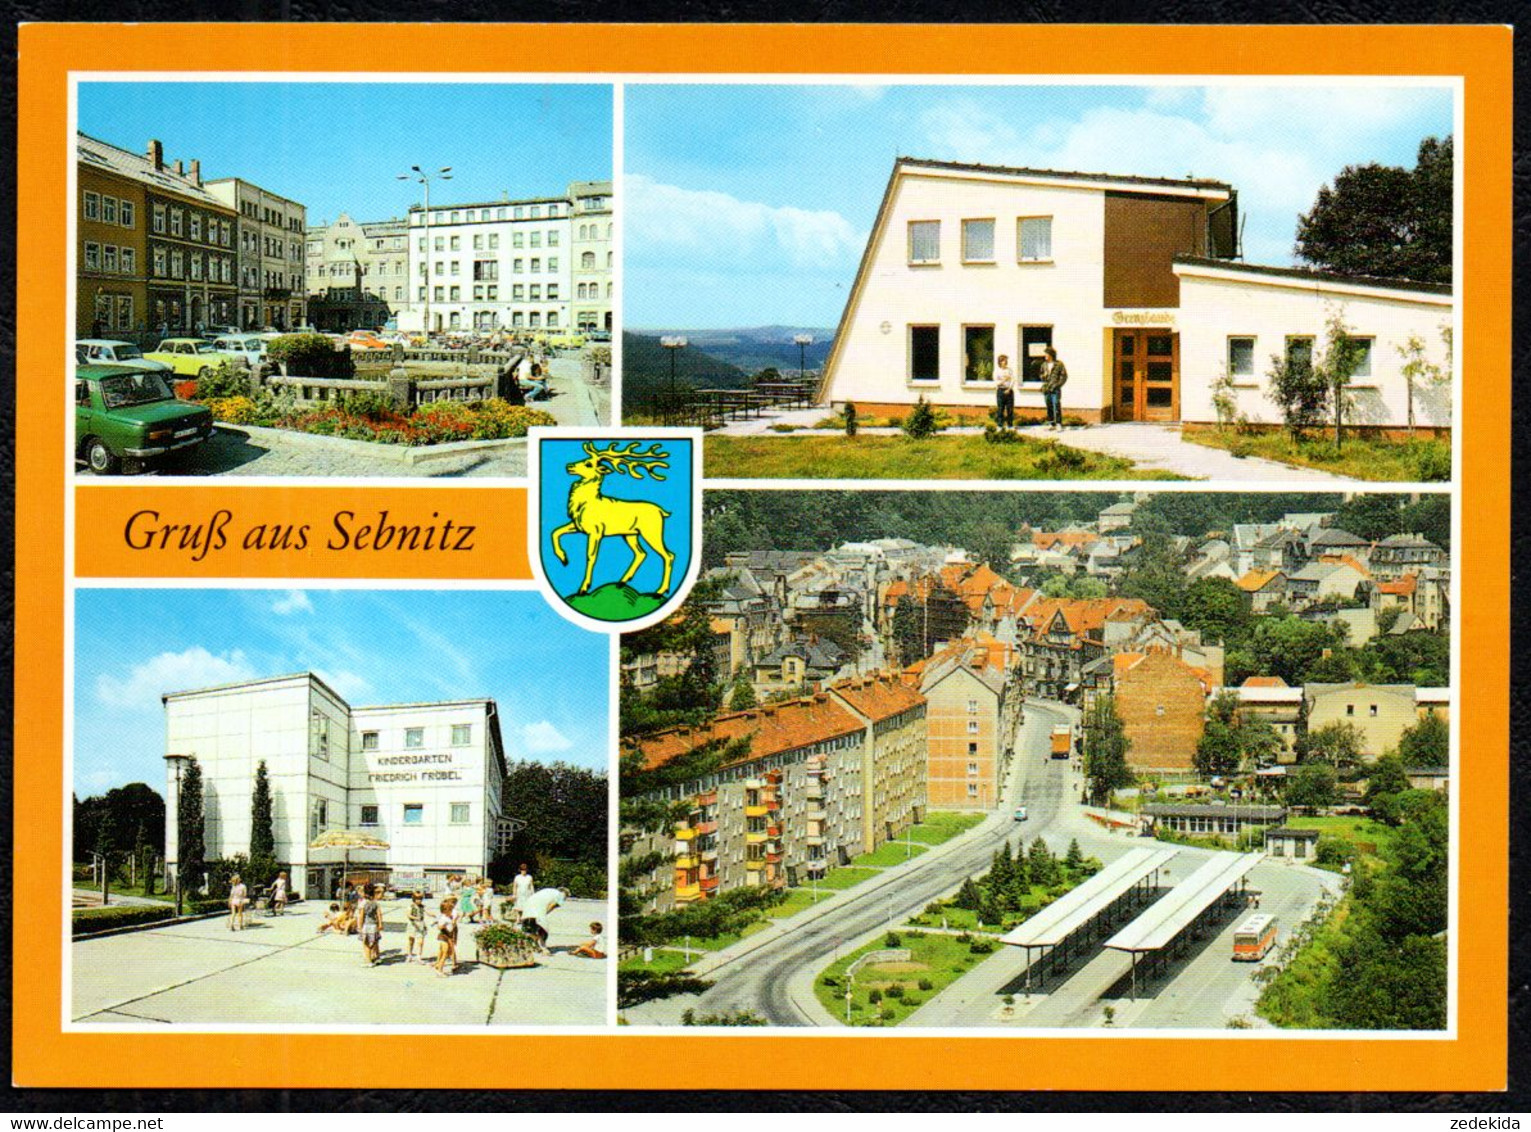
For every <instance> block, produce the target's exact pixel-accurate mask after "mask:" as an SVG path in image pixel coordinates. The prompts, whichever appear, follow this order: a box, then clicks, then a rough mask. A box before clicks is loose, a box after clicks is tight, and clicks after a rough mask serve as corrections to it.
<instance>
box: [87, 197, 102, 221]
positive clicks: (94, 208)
mask: <svg viewBox="0 0 1531 1132" xmlns="http://www.w3.org/2000/svg"><path fill="white" fill-rule="evenodd" d="M85 219H86V220H100V219H101V194H100V193H86V194H85Z"/></svg>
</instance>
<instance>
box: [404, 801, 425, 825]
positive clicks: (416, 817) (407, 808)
mask: <svg viewBox="0 0 1531 1132" xmlns="http://www.w3.org/2000/svg"><path fill="white" fill-rule="evenodd" d="M404 824H405V825H424V824H425V805H424V803H421V802H405V803H404Z"/></svg>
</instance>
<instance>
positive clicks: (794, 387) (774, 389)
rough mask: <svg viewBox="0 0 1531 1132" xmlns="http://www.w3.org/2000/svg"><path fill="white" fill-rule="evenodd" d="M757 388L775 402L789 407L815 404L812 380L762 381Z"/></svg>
mask: <svg viewBox="0 0 1531 1132" xmlns="http://www.w3.org/2000/svg"><path fill="white" fill-rule="evenodd" d="M755 388H756V389H757V390H758V391H759V392H761V393H763V394H765V396H767V397H769V398H770V399H771V401H772V402H773V403H774V404H784V405H786V406H787V407H788V408H798V407H802V408H804V409H806V408H809V407H810V406H811V405H812V404H813V393H814V388H813V382H810V381H762V382H760V383H759V384H757V385H756V386H755Z"/></svg>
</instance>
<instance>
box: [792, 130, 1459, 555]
mask: <svg viewBox="0 0 1531 1132" xmlns="http://www.w3.org/2000/svg"><path fill="white" fill-rule="evenodd" d="M1238 232H1239V223H1238V196H1237V193H1236V191H1235V189H1234V188H1233V186H1231V185H1229V184H1227V183H1225V182H1222V181H1215V180H1204V179H1192V178H1185V179H1177V178H1160V177H1139V176H1115V175H1110V174H1099V173H1079V172H1063V171H1056V170H1042V169H1024V168H1011V167H1002V166H995V165H968V164H960V163H957V162H950V161H933V160H926V159H920V158H912V157H900V158H897V159H896V160H895V162H894V166H893V171H892V174H891V176H890V178H889V181H888V186H887V190H886V192H885V194H884V197H883V202H882V207H881V209H880V211H879V213H878V216H877V219H876V221H875V223H874V225H873V228H872V233H871V236H870V240H869V243H868V246H867V249H866V252H865V254H864V255H863V257H862V259H861V264H860V267H859V269H858V272H857V275H856V278H855V280H854V282H853V284H852V287H851V290H850V293H849V297H848V299H847V302H846V306H845V311H844V314H843V315H842V316H841V319H840V325H839V329H838V330H837V332H836V334H835V340H834V346H833V348H832V350H831V351H830V354H829V358H828V361H827V363H826V367H825V378H824V382H823V387H822V392H821V400H822V403H823V404H825V405H830V404H839V403H844V402H847V401H851V402H854V403H855V404H856V405H857V406H858V407H859V408H861V409H862V410H863V411H867V412H873V413H901V412H904V411H907V409H908V407H909V405H910V404H912V403H913V402H914V401H915V400H916V399H917V398H920V397H923V398H925V399H926V400H927V401H930V402H933V403H935V404H938V405H941V406H943V407H946V408H947V409H948V410H949V411H950V412H953V413H955V414H958V415H970V416H975V417H976V416H982V415H984V414H986V413H987V412H988V411H989V410H990V409H992V407H993V405H994V396H995V394H994V389H995V383H994V377H995V366H996V364H997V361H998V358H999V356H1000V355H1005V356H1007V357H1008V358H1009V359H1010V362H1011V366H1012V369H1013V370H1014V372H1015V376H1016V382H1017V390H1016V411H1017V415H1018V416H1021V417H1038V416H1040V415H1041V413H1042V409H1043V404H1042V393H1041V376H1040V373H1039V368H1040V363H1041V361H1042V358H1043V351H1044V350H1046V349H1047V348H1048V347H1052V348H1054V349H1056V351H1057V352H1058V356H1059V359H1060V360H1062V361H1063V362H1064V363H1065V364H1066V365H1067V367H1068V371H1069V381H1068V383H1067V385H1066V386H1065V387H1064V389H1063V411H1064V413H1065V414H1066V415H1070V416H1074V417H1078V418H1081V419H1083V420H1085V421H1089V422H1097V421H1111V420H1115V421H1122V420H1150V421H1186V422H1194V423H1210V422H1215V421H1217V419H1218V415H1217V406H1216V402H1215V401H1214V383H1215V382H1216V381H1217V380H1218V379H1219V378H1220V377H1221V376H1223V375H1225V374H1226V375H1227V377H1230V378H1231V379H1232V381H1233V384H1234V388H1233V390H1232V393H1233V396H1234V398H1235V400H1236V402H1237V405H1236V411H1237V412H1238V413H1239V414H1240V415H1241V416H1242V417H1244V418H1247V419H1248V420H1249V421H1251V422H1254V423H1262V424H1272V423H1279V418H1278V417H1277V416H1276V415H1275V410H1274V408H1273V406H1272V404H1271V402H1270V401H1269V400H1268V399H1267V397H1266V396H1265V393H1266V385H1267V381H1266V377H1265V369H1266V360H1267V359H1269V358H1270V357H1271V356H1272V355H1273V354H1285V355H1286V356H1288V357H1289V358H1291V359H1293V360H1294V361H1295V360H1300V359H1304V358H1311V357H1312V355H1313V352H1314V349H1315V343H1316V341H1317V340H1318V339H1320V338H1321V337H1322V335H1323V334H1324V327H1325V319H1326V316H1327V313H1328V311H1329V310H1332V309H1334V308H1339V307H1343V308H1344V312H1345V315H1344V317H1345V319H1346V322H1347V325H1348V327H1349V329H1350V332H1351V334H1352V335H1353V336H1354V337H1355V338H1356V339H1358V340H1360V341H1361V342H1362V343H1363V346H1362V349H1363V357H1362V359H1361V363H1360V370H1359V372H1358V374H1357V380H1356V381H1355V383H1354V387H1353V388H1354V390H1355V396H1356V398H1357V399H1358V404H1357V408H1356V412H1355V415H1354V420H1356V421H1365V422H1367V427H1372V428H1383V429H1392V428H1401V427H1402V426H1403V425H1404V423H1405V421H1406V419H1407V408H1406V406H1407V401H1408V393H1407V387H1408V385H1407V380H1406V378H1405V376H1404V374H1403V372H1402V368H1401V367H1402V365H1403V359H1402V357H1401V356H1400V351H1399V349H1398V347H1400V346H1402V345H1403V344H1404V343H1405V342H1407V341H1408V340H1409V338H1410V337H1412V336H1418V337H1419V338H1420V339H1421V340H1422V341H1426V342H1429V343H1432V344H1433V346H1434V357H1435V358H1436V359H1437V360H1439V359H1441V358H1442V357H1443V355H1444V350H1443V347H1442V346H1441V345H1440V343H1441V340H1442V331H1443V330H1448V329H1449V328H1450V327H1451V326H1452V319H1453V314H1452V294H1451V289H1450V288H1449V287H1443V286H1438V285H1435V284H1426V283H1414V282H1410V281H1407V280H1378V279H1363V278H1351V277H1344V276H1337V275H1332V274H1328V273H1323V272H1315V271H1298V270H1293V269H1291V268H1282V267H1262V266H1257V265H1253V264H1245V263H1239V262H1235V258H1236V256H1237V255H1238V253H1239V248H1238ZM1450 413H1451V408H1450V404H1449V398H1440V399H1438V400H1437V401H1435V402H1432V404H1431V406H1430V407H1429V408H1428V409H1427V410H1426V419H1425V420H1424V421H1423V422H1421V423H1423V424H1424V425H1426V426H1429V427H1431V428H1437V429H1440V428H1449V427H1450V424H1451V416H1450ZM1417 416H1418V411H1417V410H1416V418H1417ZM1245 569H1247V567H1246V568H1245ZM1240 572H1241V573H1242V572H1243V570H1241V571H1240Z"/></svg>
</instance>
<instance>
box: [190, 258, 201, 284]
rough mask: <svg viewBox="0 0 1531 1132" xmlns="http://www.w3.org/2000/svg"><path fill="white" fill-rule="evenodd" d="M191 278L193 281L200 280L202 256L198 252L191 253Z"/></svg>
mask: <svg viewBox="0 0 1531 1132" xmlns="http://www.w3.org/2000/svg"><path fill="white" fill-rule="evenodd" d="M191 277H192V278H193V279H201V278H202V254H201V253H200V252H192V253H191Z"/></svg>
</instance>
